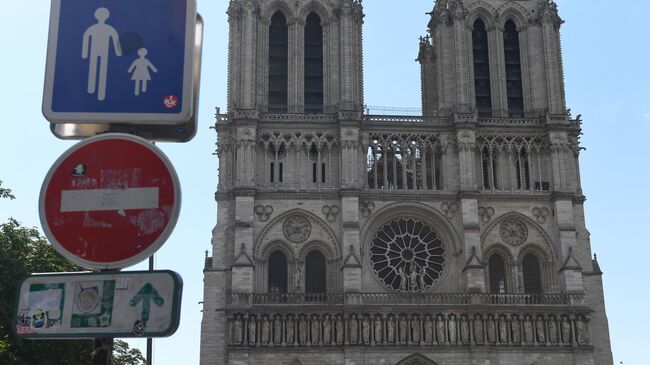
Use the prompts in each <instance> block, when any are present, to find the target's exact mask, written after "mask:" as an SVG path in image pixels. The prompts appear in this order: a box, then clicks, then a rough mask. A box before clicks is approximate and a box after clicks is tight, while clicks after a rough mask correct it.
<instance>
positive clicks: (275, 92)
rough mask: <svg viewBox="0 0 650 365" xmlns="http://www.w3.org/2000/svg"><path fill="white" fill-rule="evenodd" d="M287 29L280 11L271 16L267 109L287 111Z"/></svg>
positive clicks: (285, 21) (278, 111)
mask: <svg viewBox="0 0 650 365" xmlns="http://www.w3.org/2000/svg"><path fill="white" fill-rule="evenodd" d="M288 51H289V31H288V28H287V20H286V18H285V17H284V15H283V14H282V13H281V12H279V11H278V12H276V13H275V14H273V17H271V26H270V27H269V111H271V112H276V113H284V112H286V111H287V95H288V92H287V90H288V81H287V80H288V75H289V68H288V64H289V62H288V61H289V53H288Z"/></svg>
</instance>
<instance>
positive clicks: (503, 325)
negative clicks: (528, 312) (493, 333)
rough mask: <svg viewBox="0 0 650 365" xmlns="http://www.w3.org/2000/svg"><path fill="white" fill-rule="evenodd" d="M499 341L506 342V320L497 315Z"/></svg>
mask: <svg viewBox="0 0 650 365" xmlns="http://www.w3.org/2000/svg"><path fill="white" fill-rule="evenodd" d="M499 341H500V342H501V343H504V344H507V343H508V322H507V321H506V319H505V318H504V317H499Z"/></svg>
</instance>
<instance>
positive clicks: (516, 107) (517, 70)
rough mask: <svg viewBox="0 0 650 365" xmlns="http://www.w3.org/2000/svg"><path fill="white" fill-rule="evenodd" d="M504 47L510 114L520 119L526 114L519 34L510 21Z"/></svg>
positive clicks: (505, 34) (505, 32) (504, 37)
mask: <svg viewBox="0 0 650 365" xmlns="http://www.w3.org/2000/svg"><path fill="white" fill-rule="evenodd" d="M503 47H504V50H505V61H506V89H507V93H508V114H509V115H510V116H511V117H520V116H523V114H524V94H523V87H522V84H521V54H520V50H519V33H518V32H517V26H516V25H515V22H513V21H512V20H508V21H507V22H506V25H505V29H504V31H503Z"/></svg>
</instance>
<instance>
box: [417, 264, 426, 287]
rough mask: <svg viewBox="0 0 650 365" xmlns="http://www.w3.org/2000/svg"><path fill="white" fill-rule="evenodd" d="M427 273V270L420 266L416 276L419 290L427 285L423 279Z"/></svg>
mask: <svg viewBox="0 0 650 365" xmlns="http://www.w3.org/2000/svg"><path fill="white" fill-rule="evenodd" d="M426 275H427V270H426V269H425V268H422V269H421V270H420V276H419V277H418V279H419V281H420V291H424V290H425V289H426V287H427V283H426V281H424V277H425V276H426Z"/></svg>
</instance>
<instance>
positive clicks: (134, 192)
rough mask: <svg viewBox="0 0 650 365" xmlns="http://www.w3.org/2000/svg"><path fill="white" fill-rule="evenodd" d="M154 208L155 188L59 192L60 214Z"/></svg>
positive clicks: (156, 190)
mask: <svg viewBox="0 0 650 365" xmlns="http://www.w3.org/2000/svg"><path fill="white" fill-rule="evenodd" d="M156 208H158V188H157V187H149V188H129V189H92V190H63V191H61V212H95V211H104V210H127V209H156Z"/></svg>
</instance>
